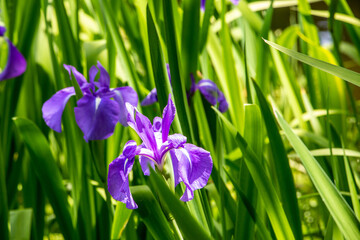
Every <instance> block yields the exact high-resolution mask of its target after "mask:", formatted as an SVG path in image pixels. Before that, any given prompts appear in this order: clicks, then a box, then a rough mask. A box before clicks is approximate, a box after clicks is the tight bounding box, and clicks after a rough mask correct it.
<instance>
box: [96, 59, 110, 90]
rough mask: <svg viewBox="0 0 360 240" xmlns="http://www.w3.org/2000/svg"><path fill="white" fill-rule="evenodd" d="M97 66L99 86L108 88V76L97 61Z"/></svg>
mask: <svg viewBox="0 0 360 240" xmlns="http://www.w3.org/2000/svg"><path fill="white" fill-rule="evenodd" d="M97 67H98V68H99V70H100V77H99V88H100V89H101V88H104V89H107V90H108V89H109V86H110V76H109V73H108V72H107V71H106V69H105V68H104V67H103V66H102V65H101V63H100V62H99V61H98V62H97Z"/></svg>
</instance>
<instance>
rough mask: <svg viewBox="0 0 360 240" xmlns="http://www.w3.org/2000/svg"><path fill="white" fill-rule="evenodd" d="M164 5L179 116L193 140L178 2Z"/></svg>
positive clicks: (189, 137)
mask: <svg viewBox="0 0 360 240" xmlns="http://www.w3.org/2000/svg"><path fill="white" fill-rule="evenodd" d="M163 7H164V9H163V13H164V22H165V33H166V45H167V46H166V47H167V54H168V59H169V66H170V72H171V84H172V89H173V94H174V100H175V105H176V111H177V116H178V117H179V121H180V124H181V130H182V133H183V134H184V135H185V136H186V137H187V138H188V141H189V142H192V140H193V139H194V137H193V134H194V133H193V130H192V126H191V120H190V119H191V116H190V114H189V112H190V111H189V107H188V101H187V97H186V93H185V82H186V80H189V79H190V76H182V75H181V69H182V68H181V65H182V64H181V62H180V61H181V55H180V51H179V42H178V37H177V34H178V33H177V32H176V30H177V28H176V26H175V24H176V22H175V21H176V20H179V19H175V17H176V13H174V11H177V2H176V1H168V0H163Z"/></svg>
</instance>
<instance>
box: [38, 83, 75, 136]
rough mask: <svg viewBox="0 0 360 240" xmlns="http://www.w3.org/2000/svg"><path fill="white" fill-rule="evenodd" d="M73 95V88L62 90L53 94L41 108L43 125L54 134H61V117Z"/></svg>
mask: <svg viewBox="0 0 360 240" xmlns="http://www.w3.org/2000/svg"><path fill="white" fill-rule="evenodd" d="M73 95H75V90H74V88H73V87H67V88H64V89H62V90H60V91H58V92H57V93H55V94H54V95H53V96H52V97H51V98H50V99H49V100H47V101H46V102H45V103H44V105H43V106H42V115H43V118H44V121H45V123H46V124H47V125H48V126H49V127H50V128H51V129H53V130H54V131H56V132H61V116H62V114H63V112H64V108H65V106H66V103H67V102H68V100H69V99H70V97H71V96H73Z"/></svg>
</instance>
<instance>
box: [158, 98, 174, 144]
mask: <svg viewBox="0 0 360 240" xmlns="http://www.w3.org/2000/svg"><path fill="white" fill-rule="evenodd" d="M175 113H176V109H175V105H174V103H173V101H172V100H171V95H170V94H169V99H168V103H167V105H166V106H165V108H164V111H163V116H162V118H163V119H162V127H161V129H162V141H163V142H165V141H166V140H167V137H168V135H169V131H170V125H171V123H172V121H173V120H174V118H175Z"/></svg>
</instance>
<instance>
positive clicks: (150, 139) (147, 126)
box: [134, 111, 160, 160]
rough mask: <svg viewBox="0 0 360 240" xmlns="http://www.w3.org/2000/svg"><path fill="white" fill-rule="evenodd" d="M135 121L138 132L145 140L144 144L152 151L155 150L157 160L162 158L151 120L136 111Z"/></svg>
mask: <svg viewBox="0 0 360 240" xmlns="http://www.w3.org/2000/svg"><path fill="white" fill-rule="evenodd" d="M135 122H136V129H134V130H135V131H136V132H137V134H138V135H139V137H140V138H141V140H142V141H143V144H144V145H145V147H146V148H147V149H150V150H151V151H153V152H154V156H155V159H156V160H160V159H159V153H158V149H157V143H156V139H155V134H154V130H153V128H152V125H151V122H150V120H149V119H148V118H147V117H146V116H144V115H143V114H141V113H139V112H138V111H136V116H135Z"/></svg>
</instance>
